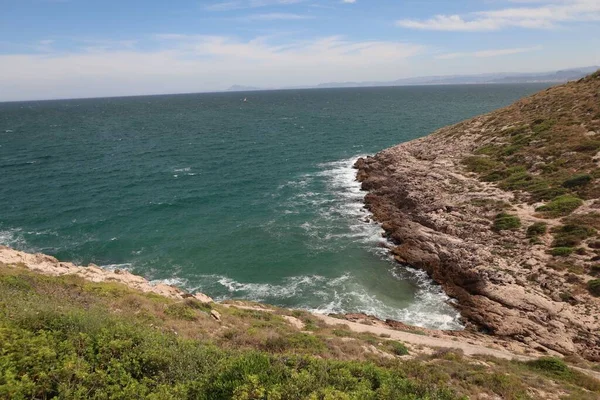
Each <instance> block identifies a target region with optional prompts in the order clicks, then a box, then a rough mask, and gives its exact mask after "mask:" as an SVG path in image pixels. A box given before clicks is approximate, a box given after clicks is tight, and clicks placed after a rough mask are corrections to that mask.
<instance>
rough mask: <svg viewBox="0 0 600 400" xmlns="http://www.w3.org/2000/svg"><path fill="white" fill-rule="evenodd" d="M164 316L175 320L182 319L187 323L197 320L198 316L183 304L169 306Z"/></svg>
mask: <svg viewBox="0 0 600 400" xmlns="http://www.w3.org/2000/svg"><path fill="white" fill-rule="evenodd" d="M165 314H167V315H168V316H171V317H173V318H176V319H183V320H187V321H195V320H196V319H198V315H197V314H196V312H195V311H194V309H193V308H191V307H189V306H188V305H187V304H185V303H175V304H171V305H169V306H168V307H167V308H166V309H165Z"/></svg>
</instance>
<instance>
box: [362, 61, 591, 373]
mask: <svg viewBox="0 0 600 400" xmlns="http://www.w3.org/2000/svg"><path fill="white" fill-rule="evenodd" d="M599 93H600V74H598V73H596V74H594V75H592V76H590V77H588V78H585V79H582V80H580V81H578V82H572V83H569V84H566V85H562V86H558V87H555V88H551V89H548V90H546V91H544V92H541V93H539V94H536V95H534V96H531V97H529V98H526V99H523V100H521V101H519V102H517V103H515V104H513V105H511V106H509V107H506V108H504V109H501V110H498V111H495V112H492V113H490V114H487V115H483V116H479V117H476V118H473V119H471V120H468V121H465V122H462V123H459V124H457V125H454V126H450V127H446V128H442V129H440V130H438V131H436V132H434V133H433V134H431V135H429V136H427V137H424V138H421V139H418V140H414V141H411V142H408V143H403V144H400V145H398V146H395V147H392V148H389V149H386V150H384V151H382V152H380V153H378V154H376V155H375V156H373V157H366V158H361V159H359V160H358V161H357V162H356V164H355V168H357V170H358V171H357V179H358V180H359V181H360V182H362V188H363V190H366V191H368V194H367V195H366V197H365V207H366V208H367V209H369V210H370V211H371V212H372V214H373V216H374V218H375V219H376V220H377V221H379V222H380V223H381V224H382V227H383V229H384V231H385V235H386V236H387V237H388V238H389V240H390V243H391V246H390V251H391V253H392V254H393V256H394V257H395V259H396V260H397V261H398V262H399V263H402V264H407V265H410V266H413V267H416V268H421V269H423V270H425V271H426V272H427V273H428V274H429V275H430V276H431V277H432V278H433V279H434V280H435V281H436V282H438V283H439V284H440V285H442V286H443V288H444V290H445V291H446V293H447V294H448V295H449V296H451V297H452V298H454V299H456V300H457V302H456V306H457V307H458V309H459V310H460V312H461V315H462V318H463V320H464V322H465V324H466V327H467V330H470V331H472V332H479V333H487V334H491V335H493V336H495V337H497V338H498V339H502V340H508V341H511V340H512V341H518V342H521V343H524V344H526V345H527V346H528V347H529V348H530V349H532V350H536V351H542V352H544V351H548V352H551V351H556V352H559V353H561V354H563V355H579V356H581V357H583V358H585V359H588V360H591V361H600V335H599V329H600V323H599V320H598V318H599V317H600V313H599V311H600V303H599V301H598V298H597V297H595V295H596V296H597V295H598V294H599V293H594V292H593V291H592V290H590V287H591V284H590V282H593V281H594V280H595V277H597V275H595V274H596V273H597V271H598V270H599V269H600V268H597V266H595V265H596V264H594V262H595V261H596V260H598V259H600V256H599V255H598V250H597V248H598V247H596V246H597V245H598V244H600V242H598V236H597V230H594V229H593V228H589V229H588V231H586V232H588V233H589V234H588V235H587V236H586V237H583V239H582V240H583V241H582V242H581V243H577V245H581V247H579V248H575V246H573V248H571V247H564V246H563V247H560V248H561V249H562V248H567V249H570V250H562V251H554V250H555V248H556V244H553V243H556V241H557V240H558V239H559V236H557V235H559V234H558V233H557V232H562V231H566V230H568V229H570V228H568V229H567V228H565V229H563V228H564V226H567V225H568V226H575V225H574V224H575V222H573V221H575V220H577V221H582V220H586V221H588V220H590V219H593V220H594V221H596V222H594V223H592V224H591V226H592V227H593V226H597V221H598V218H597V217H598V216H600V214H598V213H597V208H598V204H599V202H598V201H597V198H598V193H600V191H598V190H597V188H598V183H597V182H596V177H597V176H600V175H596V174H597V172H598V171H597V169H596V168H597V166H596V164H595V162H596V161H595V159H594V157H597V152H598V150H599V149H598V147H600V143H596V142H597V141H596V140H594V143H593V144H592V140H591V139H589V134H588V132H590V131H598V127H600V98H599ZM548 121H551V122H548ZM540 126H541V128H540ZM515 132H516V133H515ZM561 135H562V136H561ZM518 141H520V142H518ZM515 142H518V146H517V145H515ZM581 143H586V144H587V143H589V144H590V147H589V148H588V147H582V146H580V144H581ZM575 145H578V146H580V147H575ZM510 146H513V148H510ZM594 146H595V148H593V149H592V147H594ZM550 147H551V153H550V150H549V149H550ZM509 148H510V151H509V150H507V149H509ZM571 160H575V161H571ZM474 161H476V162H477V163H476V162H474ZM558 161H560V162H561V163H560V165H562V166H564V168H563V169H561V168H562V167H556V168H555V169H554V170H551V172H549V173H548V174H547V175H544V174H545V173H546V172H545V171H546V169H540V165H541V166H542V167H543V166H549V165H555V164H556V165H558V164H559V163H558ZM478 163H480V164H478ZM517 163H518V165H517ZM515 165H516V166H515ZM480 166H481V168H479V167H480ZM490 166H491V167H490ZM511 168H512V169H513V170H511ZM517 169H518V172H519V174H521V175H520V176H521V181H523V182H533V181H535V182H541V180H542V178H543V177H546V176H549V177H551V178H552V179H555V180H556V179H559V178H560V179H563V178H562V177H564V176H565V175H564V174H577V173H585V174H588V175H585V176H589V177H590V178H589V179H587V178H586V179H583V178H580V179H581V180H585V181H586V182H585V184H586V185H587V186H586V188H585V190H584V189H580V188H579V187H578V188H577V189H576V190H578V191H575V192H573V191H571V192H569V190H570V189H565V188H570V187H571V186H568V185H567V184H566V182H569V181H568V180H567V181H565V183H564V184H556V185H555V184H554V181H552V179H550V178H548V179H550V180H549V181H548V182H544V184H543V185H542V184H538V185H537V186H536V188H535V189H534V188H533V187H532V185H529V183H527V184H514V185H511V182H514V181H515V179H516V178H514V179H513V181H511V180H510V179H511V177H513V175H514V173H515V172H514V171H515V170H517ZM536 169H537V170H536ZM548 170H550V168H548ZM540 171H541V172H540ZM485 174H487V175H485ZM493 174H496V175H493ZM551 174H553V175H551ZM560 174H563V175H560ZM577 176H583V175H577ZM486 177H487V178H486ZM494 177H497V179H495V178H494ZM521 181H518V182H519V183H520V182H521ZM557 182H558V181H557ZM528 185H529V186H528ZM544 185H545V186H544ZM542 186H543V188H545V189H544V190H546V189H547V190H548V191H551V190H554V188H555V186H556V193H555V194H557V195H562V196H563V197H562V198H565V193H567V194H568V195H572V196H575V197H577V201H578V202H579V203H577V208H576V210H574V211H572V213H567V212H562V211H561V213H558V215H557V214H549V213H543V212H541V211H540V210H542V209H543V208H542V209H540V206H542V205H543V204H546V203H547V202H548V201H549V200H551V198H548V197H545V195H539V196H538V193H541V192H537V191H536V190H538V188H540V187H542ZM559 189H560V190H559ZM544 193H546V192H544ZM569 193H570V194H569ZM536 196H538V197H536ZM567 214H568V215H567ZM505 216H509V218H512V220H511V221H513V222H514V221H516V222H514V224H513V225H512V226H509V227H507V228H505V227H503V226H501V225H497V224H496V225H495V224H494V222H495V221H496V220H497V219H498V218H501V217H505ZM567 219H568V221H567ZM533 224H536V225H535V226H536V227H537V226H539V227H543V229H542V228H540V229H539V231H540V232H539V234H535V232H534V230H533V229H529V230H528V229H527V228H528V227H531V226H532V225H533ZM594 224H595V225H594ZM561 229H562V230H561ZM582 229H583V228H582ZM586 229H587V228H586ZM532 232H533V233H532ZM592 232H594V233H592ZM580 236H581V235H580ZM584 236H585V235H584ZM561 237H562V236H561ZM579 238H580V239H581V237H579ZM572 245H573V244H572V243H571V244H569V246H572ZM571 251H573V252H572V253H570V252H571ZM559 253H564V254H559ZM567 253H568V254H567Z"/></svg>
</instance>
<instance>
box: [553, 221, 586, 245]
mask: <svg viewBox="0 0 600 400" xmlns="http://www.w3.org/2000/svg"><path fill="white" fill-rule="evenodd" d="M552 233H553V234H554V241H553V242H552V247H573V246H578V245H580V244H581V242H582V241H583V240H585V239H587V238H589V237H591V236H593V235H594V234H595V233H596V230H595V229H593V228H590V227H587V226H580V225H572V224H568V225H562V226H559V227H556V228H553V229H552Z"/></svg>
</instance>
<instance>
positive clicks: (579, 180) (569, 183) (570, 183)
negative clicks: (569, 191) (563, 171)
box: [562, 174, 592, 188]
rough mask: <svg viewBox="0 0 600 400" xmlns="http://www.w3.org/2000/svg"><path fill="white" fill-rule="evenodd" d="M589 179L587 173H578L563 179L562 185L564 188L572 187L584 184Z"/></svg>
mask: <svg viewBox="0 0 600 400" xmlns="http://www.w3.org/2000/svg"><path fill="white" fill-rule="evenodd" d="M591 181H592V177H591V176H590V175H589V174H580V175H575V176H572V177H571V178H569V179H567V180H565V181H564V182H563V184H562V185H563V187H566V188H574V187H578V186H585V185H587V184H588V183H590V182H591Z"/></svg>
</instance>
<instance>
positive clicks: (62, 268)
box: [0, 246, 213, 303]
mask: <svg viewBox="0 0 600 400" xmlns="http://www.w3.org/2000/svg"><path fill="white" fill-rule="evenodd" d="M2 264H5V265H21V266H23V267H25V268H28V269H30V270H32V271H35V272H38V273H41V274H44V275H51V276H61V275H76V276H79V277H82V278H84V279H86V280H88V281H91V282H115V283H120V284H123V285H125V286H128V287H130V288H131V289H134V290H139V291H142V292H146V293H147V292H151V293H156V294H158V295H160V296H164V297H168V298H171V299H184V298H188V297H193V298H195V299H196V300H198V301H200V302H202V303H210V302H212V301H213V300H212V299H211V298H210V297H209V296H207V295H205V294H203V293H195V294H193V295H192V294H190V293H188V292H186V291H184V290H182V289H180V288H178V287H175V286H171V285H166V284H164V283H157V284H153V283H152V282H150V281H148V280H147V279H145V278H143V277H141V276H139V275H134V274H132V273H131V272H129V271H123V270H118V269H116V270H107V269H103V268H100V267H99V266H97V265H94V264H90V265H88V266H87V267H83V266H79V265H75V264H73V263H70V262H63V261H59V260H57V259H56V258H55V257H52V256H49V255H46V254H41V253H37V254H30V253H25V252H23V251H18V250H14V249H11V248H10V247H6V246H0V265H2Z"/></svg>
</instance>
